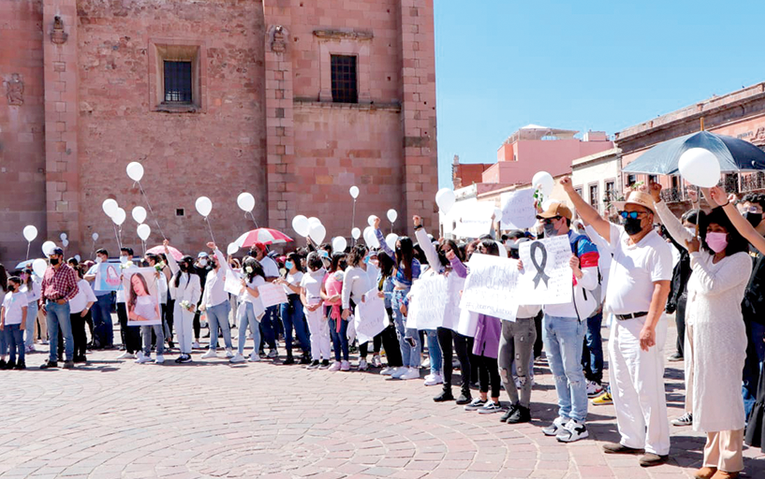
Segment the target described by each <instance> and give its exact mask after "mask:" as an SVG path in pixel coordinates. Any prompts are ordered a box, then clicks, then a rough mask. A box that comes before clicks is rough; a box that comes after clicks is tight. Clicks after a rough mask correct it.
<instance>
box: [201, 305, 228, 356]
mask: <svg viewBox="0 0 765 479" xmlns="http://www.w3.org/2000/svg"><path fill="white" fill-rule="evenodd" d="M230 310H231V303H229V302H228V300H226V301H224V302H222V303H220V304H216V305H215V306H209V307H208V308H207V309H206V311H207V326H208V327H209V328H210V349H211V350H212V351H215V350H216V349H218V328H220V330H221V331H222V332H223V343H224V344H225V346H226V349H232V348H233V346H232V345H231V325H229V324H228V313H230V312H231V311H230Z"/></svg>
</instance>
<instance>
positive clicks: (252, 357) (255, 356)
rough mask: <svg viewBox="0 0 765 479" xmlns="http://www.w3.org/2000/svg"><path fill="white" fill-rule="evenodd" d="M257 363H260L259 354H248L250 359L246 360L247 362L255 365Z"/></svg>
mask: <svg viewBox="0 0 765 479" xmlns="http://www.w3.org/2000/svg"><path fill="white" fill-rule="evenodd" d="M258 361H260V354H258V353H256V352H254V351H253V352H252V354H250V357H249V358H247V362H250V363H257V362H258Z"/></svg>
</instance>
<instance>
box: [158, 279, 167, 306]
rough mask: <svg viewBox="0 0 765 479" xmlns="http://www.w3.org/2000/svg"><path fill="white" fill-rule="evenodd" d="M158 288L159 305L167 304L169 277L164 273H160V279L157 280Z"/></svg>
mask: <svg viewBox="0 0 765 479" xmlns="http://www.w3.org/2000/svg"><path fill="white" fill-rule="evenodd" d="M157 287H158V289H159V303H160V304H167V289H168V286H167V276H165V273H163V272H162V271H160V272H159V278H158V279H157Z"/></svg>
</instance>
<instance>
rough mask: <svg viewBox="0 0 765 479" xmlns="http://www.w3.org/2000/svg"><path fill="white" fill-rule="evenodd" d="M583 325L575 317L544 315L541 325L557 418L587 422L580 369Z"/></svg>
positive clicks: (585, 387) (582, 372) (585, 388)
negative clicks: (551, 375)
mask: <svg viewBox="0 0 765 479" xmlns="http://www.w3.org/2000/svg"><path fill="white" fill-rule="evenodd" d="M585 329H586V327H585V324H584V323H583V322H581V321H579V319H577V318H561V317H558V316H549V315H547V314H545V317H544V321H543V325H542V336H543V337H544V343H545V351H547V361H548V363H549V364H550V370H551V371H552V374H553V377H554V379H555V391H556V392H557V393H558V407H559V409H558V415H559V416H561V417H563V418H566V419H575V420H576V421H578V422H582V423H583V422H584V421H585V419H587V383H586V382H585V379H584V371H583V368H582V348H583V346H584V331H585Z"/></svg>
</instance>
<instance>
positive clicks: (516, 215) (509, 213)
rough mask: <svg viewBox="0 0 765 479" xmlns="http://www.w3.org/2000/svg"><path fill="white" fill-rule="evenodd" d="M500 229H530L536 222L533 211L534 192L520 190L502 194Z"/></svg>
mask: <svg viewBox="0 0 765 479" xmlns="http://www.w3.org/2000/svg"><path fill="white" fill-rule="evenodd" d="M500 198H501V203H502V229H503V230H512V229H524V228H531V227H532V226H534V223H536V221H537V212H536V210H535V209H534V190H533V189H528V190H520V191H513V192H510V193H502V196H501V197H500Z"/></svg>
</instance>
